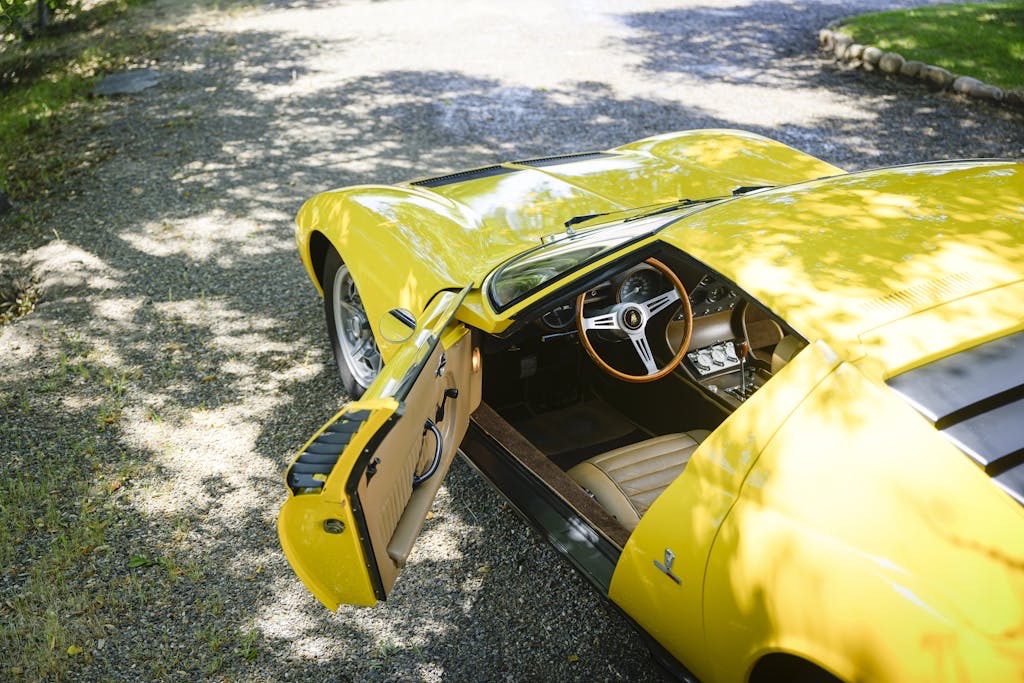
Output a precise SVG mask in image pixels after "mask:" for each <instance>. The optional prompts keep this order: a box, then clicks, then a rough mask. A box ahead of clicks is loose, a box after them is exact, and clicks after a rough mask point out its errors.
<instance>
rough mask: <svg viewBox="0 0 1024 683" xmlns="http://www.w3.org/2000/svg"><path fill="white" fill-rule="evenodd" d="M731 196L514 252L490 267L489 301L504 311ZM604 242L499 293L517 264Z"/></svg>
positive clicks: (573, 233) (570, 233)
mask: <svg viewBox="0 0 1024 683" xmlns="http://www.w3.org/2000/svg"><path fill="white" fill-rule="evenodd" d="M728 199H729V198H721V199H717V198H716V199H715V200H711V201H705V202H700V203H694V204H691V205H686V206H682V207H679V209H678V213H673V214H672V215H668V214H667V213H663V212H661V211H657V212H654V213H653V214H651V215H642V216H633V217H630V218H626V219H623V220H617V221H611V222H608V223H603V224H600V225H596V226H594V227H591V228H588V229H585V230H579V231H571V230H567V231H566V232H565V233H563V234H561V235H558V236H556V237H555V238H554V239H551V240H550V241H547V242H544V243H542V244H539V245H537V246H535V247H533V248H531V249H528V250H526V251H524V252H522V253H520V254H517V255H516V256H513V257H512V258H510V259H508V260H507V261H505V262H504V263H502V264H500V265H499V266H498V267H497V268H495V269H494V270H493V271H491V273H490V274H489V275H488V276H487V278H486V279H485V281H484V283H483V289H484V290H485V293H486V299H487V302H488V303H489V304H490V306H491V307H492V308H493V309H494V311H495V312H496V313H503V312H505V311H507V310H508V309H510V308H512V307H513V306H516V305H517V304H519V303H522V302H523V301H525V300H526V299H529V298H530V297H532V296H534V295H535V294H537V293H538V292H540V291H541V290H543V289H545V288H547V287H549V286H551V285H553V284H554V283H556V282H559V281H561V280H564V279H565V278H567V277H569V276H570V275H572V274H573V273H576V272H578V271H580V270H581V269H584V268H586V267H587V266H589V265H591V264H593V263H595V262H597V261H600V260H601V259H604V258H607V257H608V256H609V255H611V254H613V253H615V252H617V251H621V250H622V249H625V248H627V247H629V246H631V245H633V244H636V243H637V242H641V241H643V240H646V239H648V238H650V237H652V236H653V235H656V234H658V233H659V232H661V231H662V230H664V229H665V228H667V227H668V226H670V225H672V224H673V223H675V222H677V221H679V220H681V219H683V218H685V217H687V216H690V215H691V214H694V213H697V212H698V211H700V210H702V209H705V208H707V207H709V206H714V205H716V204H719V203H720V202H721V201H727V200H728ZM618 230H621V231H622V233H624V234H623V235H622V236H621V238H620V239H615V237H614V235H613V234H609V233H615V232H617V231H618ZM602 242H608V244H606V245H604V246H603V248H598V249H596V250H594V251H592V252H590V253H589V254H588V255H586V256H584V257H582V258H580V259H579V260H576V261H574V262H573V263H572V264H571V265H569V266H567V267H565V268H562V269H557V270H554V271H552V272H550V274H549V275H548V276H547V277H543V276H542V277H543V279H541V280H540V281H539V282H537V283H536V284H534V285H532V286H530V287H528V288H526V289H523V290H522V291H519V292H517V293H516V294H515V295H514V296H512V297H511V298H508V299H507V300H503V299H504V297H501V298H499V297H498V295H497V294H498V293H497V291H496V288H497V287H498V286H500V285H501V284H502V281H501V278H502V276H503V275H506V274H508V275H511V272H509V271H510V269H512V268H515V267H516V266H517V265H523V266H526V265H528V264H529V263H530V262H534V263H535V264H536V265H535V267H534V270H535V271H537V270H543V261H541V259H542V258H543V256H544V255H545V254H550V256H551V258H552V259H555V258H558V257H559V256H561V257H562V258H565V257H566V256H568V255H570V254H571V253H572V252H573V251H586V250H587V248H588V247H589V246H592V245H594V246H596V245H600V244H601V243H602ZM571 247H575V249H571ZM570 258H571V257H570Z"/></svg>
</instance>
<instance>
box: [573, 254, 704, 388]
mask: <svg viewBox="0 0 1024 683" xmlns="http://www.w3.org/2000/svg"><path fill="white" fill-rule="evenodd" d="M646 263H647V264H648V265H650V266H651V267H652V268H655V269H657V270H658V271H659V272H660V273H661V274H662V275H663V276H664V277H665V279H667V280H668V281H669V282H671V283H672V289H670V290H668V291H667V292H664V293H662V294H658V295H657V296H654V297H651V298H650V299H648V300H647V301H644V302H642V303H633V302H626V301H624V302H621V303H618V304H616V305H615V306H614V307H612V308H611V309H610V310H608V311H606V312H604V313H600V314H598V315H593V316H589V317H584V315H583V304H584V303H585V300H586V294H581V295H580V296H579V297H577V299H576V328H577V329H578V331H579V336H580V342H581V343H582V344H583V348H584V349H586V351H587V354H588V355H589V356H590V357H591V359H593V361H594V362H595V363H597V365H598V366H599V367H600V368H601V369H602V370H604V371H605V372H607V373H608V374H609V375H612V376H613V377H617V378H618V379H621V380H625V381H627V382H653V381H654V380H657V379H661V378H662V377H664V376H666V375H667V374H669V373H670V372H672V370H673V368H675V367H676V366H677V365H679V363H680V361H682V360H683V356H684V355H685V354H686V349H687V347H688V346H689V344H690V332H691V329H692V327H693V313H692V311H691V310H690V299H689V297H687V295H686V289H685V288H684V287H683V283H682V282H680V281H679V278H678V277H676V274H675V273H673V272H672V271H671V270H670V269H669V268H668V266H666V265H665V264H663V263H661V262H660V261H658V260H656V259H647V261H646ZM677 301H678V302H681V303H682V307H681V308H682V317H677V318H676V320H677V321H678V320H685V321H686V327H685V333H684V334H683V338H682V340H681V343H680V346H679V349H678V350H672V353H673V357H672V359H671V360H669V361H668V362H667V363H666V364H664V365H662V366H659V365H658V361H657V359H655V357H654V350H653V349H652V348H651V342H650V339H649V335H648V331H649V329H650V322H651V319H652V318H653V317H654V316H656V315H657V314H658V313H660V312H662V311H664V310H665V309H667V308H668V307H669V306H671V305H672V304H674V303H675V302H677ZM594 330H598V331H602V330H603V331H613V332H617V333H619V336H620V337H622V336H625V337H626V338H628V339H629V342H630V344H631V345H632V346H633V350H634V351H636V354H637V356H638V357H639V358H640V362H641V363H642V364H643V367H644V370H645V373H644V374H638V375H633V374H629V373H627V372H623V371H621V370H618V369H616V368H614V367H612V366H611V365H610V364H609V363H608V362H607V361H605V360H604V359H603V358H602V357H601V355H600V354H599V353H598V352H597V350H596V349H595V348H594V345H593V344H592V343H591V341H590V337H589V336H588V333H589V332H591V331H594Z"/></svg>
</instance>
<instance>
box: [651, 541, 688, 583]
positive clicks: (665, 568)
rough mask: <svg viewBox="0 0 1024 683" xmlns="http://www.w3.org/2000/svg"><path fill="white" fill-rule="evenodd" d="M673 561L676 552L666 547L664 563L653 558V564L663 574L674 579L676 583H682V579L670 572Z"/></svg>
mask: <svg viewBox="0 0 1024 683" xmlns="http://www.w3.org/2000/svg"><path fill="white" fill-rule="evenodd" d="M675 561H676V554H675V553H674V552H672V551H671V550H669V549H668V548H665V564H662V563H661V562H658V561H657V560H655V561H654V566H655V567H657V568H658V569H659V570H660V571H661V572H662V573H664V574H665V576H667V577H668V578H670V579H672V580H673V581H675V582H676V583H677V584H682V583H683V582H682V580H680V578H679V577H678V576H676V575H675V574H673V573H672V563H673V562H675Z"/></svg>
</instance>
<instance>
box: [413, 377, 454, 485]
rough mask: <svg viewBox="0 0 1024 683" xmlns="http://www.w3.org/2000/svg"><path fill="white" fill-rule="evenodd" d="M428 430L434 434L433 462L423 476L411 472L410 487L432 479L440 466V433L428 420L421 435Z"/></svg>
mask: <svg viewBox="0 0 1024 683" xmlns="http://www.w3.org/2000/svg"><path fill="white" fill-rule="evenodd" d="M449 391H451V390H449ZM447 393H448V392H445V394H447ZM441 407H442V408H443V407H444V404H441ZM428 429H429V430H430V431H432V432H434V444H435V445H434V461H433V462H432V463H430V467H428V468H427V471H426V472H424V473H423V474H419V475H417V474H416V473H415V472H413V475H412V485H413V486H419V485H420V484H422V483H423V482H425V481H426V480H427V479H430V477H432V476H433V475H434V472H437V467H438V465H440V464H441V450H442V448H441V431H440V430H439V429H438V428H437V425H435V424H434V423H433V422H431V421H430V420H427V423H426V424H425V425H423V434H424V435H425V434H426V433H427V430H428Z"/></svg>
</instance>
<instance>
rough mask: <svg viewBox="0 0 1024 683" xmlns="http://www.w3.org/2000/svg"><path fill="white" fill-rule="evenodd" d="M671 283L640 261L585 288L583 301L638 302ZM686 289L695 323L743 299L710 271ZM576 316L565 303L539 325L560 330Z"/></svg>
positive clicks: (680, 317)
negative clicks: (589, 288) (594, 285)
mask: <svg viewBox="0 0 1024 683" xmlns="http://www.w3.org/2000/svg"><path fill="white" fill-rule="evenodd" d="M671 286H672V285H671V284H670V283H669V282H668V281H667V280H666V279H665V277H664V276H663V275H662V274H661V273H660V272H658V271H657V270H655V269H654V268H652V267H650V266H648V265H647V264H640V265H638V266H636V267H634V268H631V269H629V270H627V271H626V272H625V273H622V274H621V275H619V276H618V277H616V278H613V279H612V280H609V281H608V282H604V283H602V284H600V285H598V286H597V287H594V288H593V289H591V290H590V291H588V292H587V299H586V301H587V304H588V305H589V304H601V303H604V304H606V305H611V304H615V303H640V302H643V301H647V300H648V299H651V298H652V297H654V296H657V295H658V294H661V293H662V292H664V291H667V290H668V289H670V288H671ZM686 289H687V293H688V294H689V299H690V309H691V310H692V311H693V317H694V319H695V321H694V324H695V325H697V324H699V323H698V321H696V319H697V318H702V317H704V316H709V315H713V314H716V313H722V312H724V311H732V310H733V309H735V308H736V306H737V305H738V304H739V303H740V302H741V301H742V300H743V299H742V297H741V296H740V294H739V293H738V292H736V290H734V289H732V288H731V287H730V286H729V285H728V284H727V283H726V282H725V281H724V280H722V279H721V278H719V277H717V276H716V275H713V274H711V273H705V274H703V275H701V276H700V277H699V279H698V280H697V282H696V284H692V282H691V283H690V284H687V286H686ZM575 316H576V307H575V302H566V303H564V304H562V305H560V306H556V307H555V308H553V309H551V310H550V311H548V312H547V313H545V314H544V315H542V316H541V317H540V319H539V320H538V324H539V325H540V327H542V328H544V329H545V330H547V331H549V332H563V331H566V330H568V329H570V328H571V327H572V326H573V325H574V324H575ZM683 319H684V316H683V313H682V312H681V311H680V312H679V313H677V314H676V315H675V317H674V320H683Z"/></svg>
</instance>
